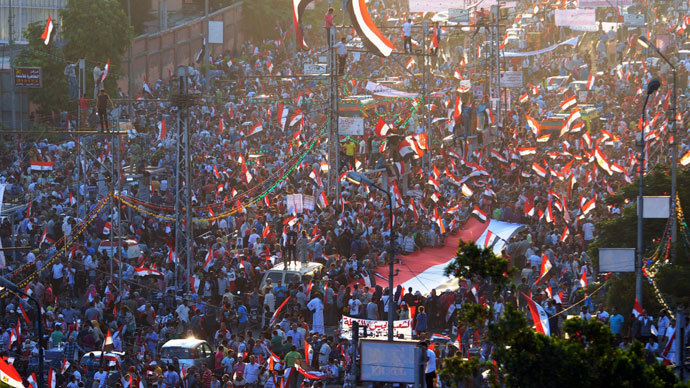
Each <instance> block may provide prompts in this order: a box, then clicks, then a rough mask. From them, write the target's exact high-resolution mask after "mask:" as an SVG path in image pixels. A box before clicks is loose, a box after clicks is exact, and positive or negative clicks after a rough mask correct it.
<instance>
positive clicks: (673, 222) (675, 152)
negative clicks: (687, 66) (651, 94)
mask: <svg viewBox="0 0 690 388" xmlns="http://www.w3.org/2000/svg"><path fill="white" fill-rule="evenodd" d="M637 43H638V44H639V45H640V46H642V47H644V48H650V47H651V48H653V49H654V51H656V53H657V54H659V56H660V57H661V59H663V60H664V62H666V64H668V65H669V66H670V67H671V72H672V73H673V92H672V93H671V136H672V137H673V142H672V143H671V148H672V150H671V262H675V259H676V237H677V231H676V229H677V222H678V221H677V218H676V187H677V186H676V174H677V169H676V166H677V164H678V145H677V144H676V134H677V130H678V129H677V126H676V96H677V95H676V67H675V66H674V65H673V63H671V61H669V60H668V58H666V56H665V55H664V54H662V53H661V50H659V48H658V47H656V46H655V45H654V44H653V43H652V42H650V41H649V40H648V39H647V38H646V37H644V36H640V37H639V38H637Z"/></svg>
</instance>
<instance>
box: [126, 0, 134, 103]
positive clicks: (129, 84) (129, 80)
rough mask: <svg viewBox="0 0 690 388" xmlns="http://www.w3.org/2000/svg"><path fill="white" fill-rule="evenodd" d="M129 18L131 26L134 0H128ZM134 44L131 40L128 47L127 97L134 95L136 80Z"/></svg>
mask: <svg viewBox="0 0 690 388" xmlns="http://www.w3.org/2000/svg"><path fill="white" fill-rule="evenodd" d="M127 20H128V21H129V26H130V27H132V0H127ZM132 44H133V42H129V47H128V48H127V52H128V54H127V58H128V59H127V97H132V96H133V94H132V89H133V88H134V80H133V79H132V73H134V64H133V63H132V60H133V58H132Z"/></svg>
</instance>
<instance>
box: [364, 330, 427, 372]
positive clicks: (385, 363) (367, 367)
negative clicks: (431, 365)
mask: <svg viewBox="0 0 690 388" xmlns="http://www.w3.org/2000/svg"><path fill="white" fill-rule="evenodd" d="M361 346H362V352H361V354H362V380H363V381H383V382H387V383H391V382H398V383H414V380H415V370H416V368H415V359H416V357H415V353H416V352H421V349H419V348H418V347H417V343H416V342H412V341H395V342H388V341H376V340H368V339H363V340H362V341H361Z"/></svg>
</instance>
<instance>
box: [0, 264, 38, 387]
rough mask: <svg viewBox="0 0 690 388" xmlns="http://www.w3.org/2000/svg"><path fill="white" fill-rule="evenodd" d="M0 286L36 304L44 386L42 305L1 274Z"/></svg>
mask: <svg viewBox="0 0 690 388" xmlns="http://www.w3.org/2000/svg"><path fill="white" fill-rule="evenodd" d="M0 287H3V288H7V289H8V290H10V291H12V292H14V293H15V294H19V295H22V296H25V297H27V298H29V300H30V301H32V302H34V303H35V304H36V314H38V322H36V326H37V327H38V328H37V330H36V333H37V334H38V370H39V372H38V388H44V387H45V385H43V348H44V347H45V346H44V345H45V344H44V343H43V342H44V341H43V326H42V325H43V316H42V314H41V305H40V304H39V303H38V300H37V299H36V298H34V297H33V296H31V295H29V294H27V293H25V292H24V291H22V290H21V289H20V288H19V286H17V285H16V284H14V283H12V282H11V281H9V280H7V279H5V278H4V277H1V276H0Z"/></svg>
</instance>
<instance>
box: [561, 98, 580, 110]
mask: <svg viewBox="0 0 690 388" xmlns="http://www.w3.org/2000/svg"><path fill="white" fill-rule="evenodd" d="M575 105H577V100H576V99H575V96H572V97H570V98H566V99H565V101H563V102H562V103H561V110H563V111H566V110H568V109H570V108H572V107H573V106H575Z"/></svg>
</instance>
